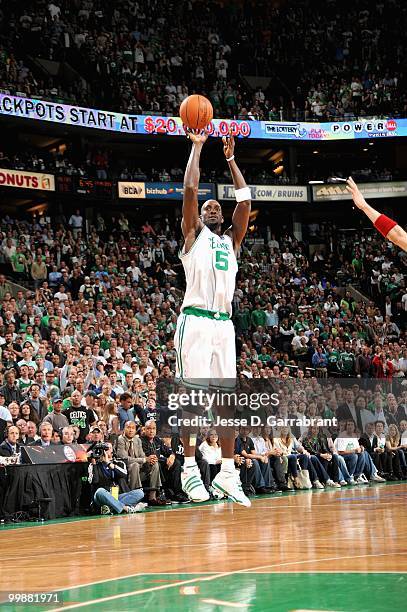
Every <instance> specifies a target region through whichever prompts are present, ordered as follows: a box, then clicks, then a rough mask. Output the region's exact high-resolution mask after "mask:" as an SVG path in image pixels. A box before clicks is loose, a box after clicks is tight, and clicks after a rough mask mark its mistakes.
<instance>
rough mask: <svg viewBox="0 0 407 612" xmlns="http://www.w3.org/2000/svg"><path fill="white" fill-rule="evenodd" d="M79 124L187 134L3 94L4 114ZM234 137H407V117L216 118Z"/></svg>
mask: <svg viewBox="0 0 407 612" xmlns="http://www.w3.org/2000/svg"><path fill="white" fill-rule="evenodd" d="M1 114H3V115H9V116H11V117H22V118H25V119H34V120H37V121H51V122H53V123H58V124H65V125H74V126H80V127H86V128H91V129H98V130H110V131H113V132H122V133H124V134H144V135H146V134H147V135H149V134H150V135H160V134H161V135H166V136H185V131H184V128H183V125H182V121H181V119H180V118H179V117H161V116H155V115H127V114H123V113H119V112H110V111H103V110H98V109H94V108H84V107H81V106H72V105H69V104H60V103H58V102H47V101H45V100H36V99H31V98H21V97H18V96H12V95H9V94H6V93H4V92H3V93H0V115H1ZM229 129H231V130H232V133H233V135H234V136H237V137H242V138H253V139H255V138H257V139H264V140H297V141H315V140H316V141H326V140H352V139H353V140H354V139H359V138H387V137H393V136H398V137H400V136H407V119H374V120H371V119H361V120H359V121H338V122H326V123H307V122H301V121H250V120H244V121H241V120H233V119H214V120H213V121H211V123H210V124H209V126H208V131H209V134H210V136H214V137H220V136H226V135H227V134H228V133H229Z"/></svg>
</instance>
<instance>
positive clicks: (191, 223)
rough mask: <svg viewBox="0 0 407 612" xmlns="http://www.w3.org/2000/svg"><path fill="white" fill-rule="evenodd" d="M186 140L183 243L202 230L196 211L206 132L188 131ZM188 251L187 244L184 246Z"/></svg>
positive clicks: (193, 238) (192, 238)
mask: <svg viewBox="0 0 407 612" xmlns="http://www.w3.org/2000/svg"><path fill="white" fill-rule="evenodd" d="M188 138H189V139H190V140H191V142H192V149H191V154H190V156H189V160H188V164H187V167H186V170H185V175H184V198H183V203H182V222H181V229H182V234H183V236H184V239H185V242H186V243H187V242H189V240H188V238H191V240H192V242H193V241H194V240H195V234H196V231H197V230H199V229H200V228H202V226H203V223H202V221H201V220H200V218H199V211H198V187H199V174H200V173H199V160H200V157H201V151H202V147H203V145H204V143H205V142H206V140H207V138H208V134H207V133H206V132H202V131H200V130H189V131H188ZM186 247H187V250H188V248H189V247H188V244H186Z"/></svg>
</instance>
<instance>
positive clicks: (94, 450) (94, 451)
mask: <svg viewBox="0 0 407 612" xmlns="http://www.w3.org/2000/svg"><path fill="white" fill-rule="evenodd" d="M109 448H110V447H109V445H108V444H106V443H105V442H96V444H95V445H94V446H92V447H91V448H90V449H89V450H88V457H89V459H95V461H100V460H101V459H102V457H103V455H104V453H105V451H107V450H109Z"/></svg>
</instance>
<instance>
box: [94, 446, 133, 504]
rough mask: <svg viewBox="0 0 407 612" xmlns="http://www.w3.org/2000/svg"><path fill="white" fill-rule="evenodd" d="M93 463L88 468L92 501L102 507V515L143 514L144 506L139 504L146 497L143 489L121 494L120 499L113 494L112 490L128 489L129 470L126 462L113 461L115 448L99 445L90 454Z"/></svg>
mask: <svg viewBox="0 0 407 612" xmlns="http://www.w3.org/2000/svg"><path fill="white" fill-rule="evenodd" d="M90 459H91V463H90V465H89V468H88V472H89V476H88V481H89V483H90V485H91V494H92V499H93V501H94V502H95V504H96V506H98V507H100V510H101V514H111V513H115V514H121V513H122V512H126V513H128V514H132V513H134V512H141V511H142V510H143V509H144V504H139V503H138V502H140V500H141V499H142V498H143V497H144V493H143V491H142V489H135V490H133V491H127V492H126V493H120V494H119V495H118V499H116V497H114V495H113V494H112V493H113V491H112V488H113V487H117V490H119V486H121V488H128V487H127V484H126V480H125V479H126V476H127V468H126V464H125V463H124V461H121V460H119V459H113V447H112V445H111V444H110V442H101V443H97V444H96V445H95V446H94V448H93V449H92V450H91V452H90Z"/></svg>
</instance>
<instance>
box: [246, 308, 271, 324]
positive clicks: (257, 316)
mask: <svg viewBox="0 0 407 612" xmlns="http://www.w3.org/2000/svg"><path fill="white" fill-rule="evenodd" d="M250 319H251V324H252V327H254V328H257V327H258V326H259V325H261V327H265V326H266V320H267V317H266V313H265V312H264V310H262V307H261V306H260V304H257V306H256V310H253V311H252V314H251V317H250Z"/></svg>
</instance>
